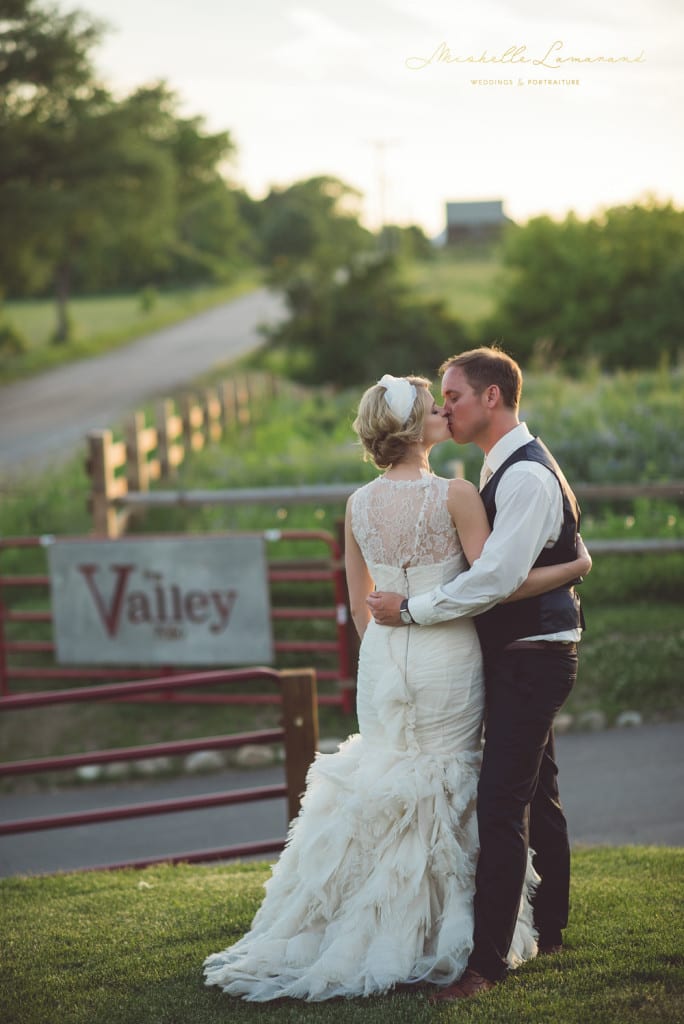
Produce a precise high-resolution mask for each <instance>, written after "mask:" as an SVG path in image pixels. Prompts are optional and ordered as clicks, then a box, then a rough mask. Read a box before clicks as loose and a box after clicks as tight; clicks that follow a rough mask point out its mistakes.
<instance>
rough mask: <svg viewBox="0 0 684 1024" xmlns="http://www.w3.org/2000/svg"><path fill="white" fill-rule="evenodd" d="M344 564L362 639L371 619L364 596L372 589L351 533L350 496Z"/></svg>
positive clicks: (358, 631)
mask: <svg viewBox="0 0 684 1024" xmlns="http://www.w3.org/2000/svg"><path fill="white" fill-rule="evenodd" d="M344 564H345V569H346V572H347V590H348V591H349V605H350V607H351V614H352V619H353V620H354V625H355V626H356V632H357V633H358V634H359V638H361V639H362V638H363V634H364V633H365V632H366V627H367V625H368V623H369V622H370V620H371V613H370V610H369V608H368V606H367V604H366V598H367V597H368V595H369V594H370V593H371V591H372V590H373V580H372V578H371V574H370V573H369V572H368V566H367V565H366V562H365V560H364V557H363V555H362V554H361V549H360V547H359V545H358V544H357V543H356V537H355V536H354V534H353V533H352V528H351V498H350V499H349V501H348V502H347V510H346V512H345V516H344Z"/></svg>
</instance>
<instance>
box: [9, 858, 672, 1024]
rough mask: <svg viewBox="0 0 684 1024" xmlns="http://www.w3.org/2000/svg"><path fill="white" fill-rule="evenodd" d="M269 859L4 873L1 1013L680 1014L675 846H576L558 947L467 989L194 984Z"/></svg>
mask: <svg viewBox="0 0 684 1024" xmlns="http://www.w3.org/2000/svg"><path fill="white" fill-rule="evenodd" d="M268 876H269V869H268V867H267V866H266V865H265V864H259V863H249V864H232V865H230V866H226V867H196V866H188V865H183V866H179V867H168V866H158V867H153V868H148V869H147V870H146V871H143V872H135V871H116V872H95V873H79V874H73V875H64V876H60V875H53V876H47V877H42V878H33V879H28V878H13V879H7V880H4V881H2V882H0V900H1V902H2V908H3V909H2V916H1V918H0V939H1V940H2V946H3V949H4V952H5V956H4V959H3V964H2V967H1V968H0V970H1V974H0V1003H1V1004H2V1007H3V1014H2V1020H3V1024H225V1022H227V1021H230V1022H231V1024H233V1022H235V1024H238V1022H244V1024H251V1022H255V1024H256V1022H259V1024H281V1022H283V1021H284V1022H292V1024H294V1022H295V1021H296V1022H301V1021H311V1022H314V1021H316V1022H330V1024H332V1022H333V1021H334V1022H335V1024H356V1022H359V1024H361V1022H363V1024H380V1022H383V1024H385V1022H387V1021H394V1022H397V1024H400V1022H405V1024H420V1022H423V1021H424V1022H426V1024H427V1022H428V1021H467V1022H469V1024H680V1022H681V1021H682V1019H684V916H683V915H682V900H683V899H684V850H678V849H667V848H654V847H649V848H647V847H625V848H619V849H611V850H608V849H583V850H578V851H576V852H575V853H574V856H573V883H572V891H571V904H572V909H571V919H570V925H569V927H568V929H567V931H566V933H565V941H566V951H565V952H564V953H563V954H561V955H560V956H557V957H542V958H539V959H538V960H535V961H532V962H531V963H529V964H527V965H525V966H523V967H522V968H520V969H519V970H518V971H517V972H515V973H514V974H513V975H511V977H510V978H509V979H508V980H507V981H506V983H505V984H504V985H501V986H499V987H498V988H496V989H494V991H493V992H490V993H488V994H487V995H485V996H482V997H480V998H479V999H476V1000H472V1001H470V1002H468V1003H467V1004H465V1005H464V1004H462V1003H458V1004H450V1005H446V1006H442V1007H440V1008H433V1007H432V1006H430V1004H429V1003H428V1002H427V995H428V994H429V990H426V989H422V990H418V991H416V992H409V993H406V992H402V993H401V994H389V995H386V996H377V997H372V998H368V999H350V1000H340V999H337V1000H333V1001H330V1002H324V1003H302V1002H298V1001H295V1000H279V1001H278V1002H275V1003H265V1004H263V1003H262V1004H260V1003H246V1002H244V1001H242V1000H238V999H233V998H229V997H227V996H225V995H223V994H222V993H221V992H220V991H219V990H218V989H215V988H212V989H208V988H206V987H205V986H204V984H203V978H202V961H203V959H204V958H205V957H206V956H207V955H208V954H209V953H212V952H215V951H217V950H219V949H222V948H224V947H225V946H227V945H230V943H231V942H234V941H236V940H237V939H238V938H239V937H240V936H241V935H242V934H243V933H244V932H245V931H246V930H247V928H248V927H249V924H250V921H251V919H252V917H253V915H254V912H255V911H256V909H257V907H258V905H259V903H260V900H261V898H262V885H263V883H264V881H265V880H266V879H267V878H268Z"/></svg>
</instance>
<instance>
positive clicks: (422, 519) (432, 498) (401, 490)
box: [351, 473, 462, 568]
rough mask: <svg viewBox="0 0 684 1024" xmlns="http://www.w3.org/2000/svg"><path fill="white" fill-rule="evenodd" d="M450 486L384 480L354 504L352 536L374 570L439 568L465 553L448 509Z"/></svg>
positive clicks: (435, 480) (437, 481)
mask: <svg viewBox="0 0 684 1024" xmlns="http://www.w3.org/2000/svg"><path fill="white" fill-rule="evenodd" d="M448 489H449V481H448V480H445V479H444V478H443V477H439V476H432V475H431V474H429V473H425V474H424V475H423V476H422V477H421V478H420V479H419V480H391V479H388V478H387V477H385V476H380V477H378V478H377V479H376V480H373V481H372V482H371V483H369V484H366V486H365V487H361V488H360V489H359V490H358V491H356V493H355V494H354V496H353V498H352V509H351V516H352V519H351V522H352V531H353V533H354V536H355V538H356V540H357V542H358V545H359V547H360V548H361V552H362V554H363V557H364V559H365V560H366V562H367V563H368V564H374V565H392V566H396V567H398V568H405V567H408V566H410V565H411V566H412V565H435V564H436V563H437V562H443V561H446V560H447V559H448V558H450V557H452V556H454V555H458V554H460V553H461V550H462V548H461V544H460V542H459V539H458V534H457V533H456V530H455V528H454V524H453V523H452V521H451V517H450V515H449V510H448V508H447V492H448Z"/></svg>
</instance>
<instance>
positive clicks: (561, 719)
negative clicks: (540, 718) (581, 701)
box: [553, 713, 575, 736]
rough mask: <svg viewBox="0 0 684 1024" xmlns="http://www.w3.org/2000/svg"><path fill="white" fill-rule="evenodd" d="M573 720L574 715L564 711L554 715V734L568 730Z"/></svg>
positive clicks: (560, 734) (560, 733) (559, 734)
mask: <svg viewBox="0 0 684 1024" xmlns="http://www.w3.org/2000/svg"><path fill="white" fill-rule="evenodd" d="M574 722H575V716H574V715H568V714H565V713H562V714H560V715H556V717H555V718H554V720H553V731H554V732H555V733H556V735H558V736H562V735H563V733H565V732H570V730H571V729H572V727H573V725H574Z"/></svg>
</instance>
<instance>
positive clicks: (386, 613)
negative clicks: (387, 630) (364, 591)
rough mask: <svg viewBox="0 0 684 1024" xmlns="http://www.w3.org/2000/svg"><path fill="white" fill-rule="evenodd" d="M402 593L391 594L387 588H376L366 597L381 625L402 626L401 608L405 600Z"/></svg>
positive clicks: (372, 612) (372, 613) (376, 619)
mask: <svg viewBox="0 0 684 1024" xmlns="http://www.w3.org/2000/svg"><path fill="white" fill-rule="evenodd" d="M403 600H404V599H403V597H402V596H401V594H391V593H389V592H388V591H386V590H374V591H373V593H372V594H369V595H368V597H367V598H366V604H367V605H368V607H369V608H370V611H371V615H372V616H373V618H374V619H375V621H376V622H377V624H378V625H379V626H401V625H403V623H402V621H401V616H400V615H399V610H400V607H401V602H402V601H403Z"/></svg>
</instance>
